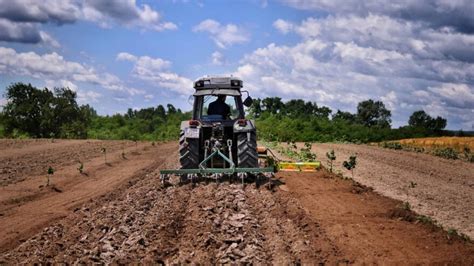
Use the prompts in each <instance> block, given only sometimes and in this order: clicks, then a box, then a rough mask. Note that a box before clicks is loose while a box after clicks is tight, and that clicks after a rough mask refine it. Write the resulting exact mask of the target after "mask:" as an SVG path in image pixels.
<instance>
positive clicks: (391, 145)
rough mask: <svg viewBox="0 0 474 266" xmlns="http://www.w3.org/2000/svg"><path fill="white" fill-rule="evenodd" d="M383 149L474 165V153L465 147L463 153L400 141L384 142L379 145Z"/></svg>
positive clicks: (447, 148)
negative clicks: (422, 154)
mask: <svg viewBox="0 0 474 266" xmlns="http://www.w3.org/2000/svg"><path fill="white" fill-rule="evenodd" d="M378 145H379V146H380V147H382V148H386V149H393V150H404V151H412V152H418V153H427V154H432V155H435V156H438V157H442V158H445V159H450V160H458V159H459V160H465V161H468V162H471V163H474V152H472V151H471V149H470V148H469V147H464V148H463V150H462V152H459V151H457V150H456V149H453V148H451V147H439V146H434V147H433V148H430V149H428V148H424V147H417V146H411V145H405V144H401V143H400V142H398V141H384V142H380V143H379V144H378Z"/></svg>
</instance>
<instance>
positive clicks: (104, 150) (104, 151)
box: [100, 147, 107, 164]
mask: <svg viewBox="0 0 474 266" xmlns="http://www.w3.org/2000/svg"><path fill="white" fill-rule="evenodd" d="M100 151H101V152H102V153H103V154H104V161H105V164H107V149H106V148H105V147H102V149H101V150H100Z"/></svg>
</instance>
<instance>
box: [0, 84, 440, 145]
mask: <svg viewBox="0 0 474 266" xmlns="http://www.w3.org/2000/svg"><path fill="white" fill-rule="evenodd" d="M5 97H6V99H7V103H6V105H5V106H4V108H3V110H2V112H1V113H0V137H32V138H95V139H131V140H169V139H177V138H178V135H179V125H180V122H181V121H182V120H187V119H190V118H191V112H182V111H181V110H180V109H177V108H175V107H174V106H173V105H171V104H168V105H166V107H165V106H163V105H158V106H157V107H149V108H143V109H140V110H132V109H130V108H129V109H128V110H127V112H126V113H125V114H115V115H111V116H109V115H107V116H100V115H98V114H97V112H96V111H95V110H94V109H93V108H92V107H91V106H89V105H79V104H78V103H77V94H76V92H74V91H72V90H70V89H68V88H55V89H54V90H48V89H46V88H44V89H38V88H36V87H34V86H32V85H31V84H24V83H15V84H12V85H10V86H8V87H7V89H6V94H5ZM248 113H249V117H251V118H253V119H255V120H256V123H257V128H258V135H259V137H260V138H264V139H267V140H275V141H351V142H372V141H382V140H390V139H401V138H411V137H424V136H437V135H446V134H449V132H447V131H444V130H443V129H444V128H445V127H446V122H447V121H446V119H444V118H442V117H439V116H438V117H436V118H433V117H431V116H430V115H428V114H427V113H425V112H424V111H422V110H420V111H416V112H414V113H413V114H412V115H411V116H410V117H409V119H408V125H407V126H404V127H400V128H398V129H392V128H391V122H392V121H391V111H390V110H388V109H387V108H386V106H385V105H384V103H383V102H382V101H374V100H371V99H369V100H366V101H362V102H360V103H359V104H358V105H357V110H356V113H350V112H346V111H341V110H337V111H336V112H333V110H331V109H330V108H329V107H326V106H318V105H317V103H315V102H311V101H304V100H301V99H295V100H290V101H287V102H283V101H282V99H281V98H279V97H267V98H264V99H255V100H254V101H253V103H252V105H251V106H250V108H249V109H248Z"/></svg>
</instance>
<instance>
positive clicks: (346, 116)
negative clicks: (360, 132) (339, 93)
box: [332, 110, 357, 124]
mask: <svg viewBox="0 0 474 266" xmlns="http://www.w3.org/2000/svg"><path fill="white" fill-rule="evenodd" d="M332 119H333V120H344V121H347V122H349V123H351V124H352V123H355V122H357V115H355V114H351V113H349V112H344V111H341V110H337V112H336V113H335V114H334V115H333V116H332Z"/></svg>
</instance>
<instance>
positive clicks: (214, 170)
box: [160, 167, 275, 175]
mask: <svg viewBox="0 0 474 266" xmlns="http://www.w3.org/2000/svg"><path fill="white" fill-rule="evenodd" d="M274 172H275V168H274V167H265V168H238V167H234V168H206V169H171V170H160V174H162V175H182V174H236V173H252V174H258V173H274Z"/></svg>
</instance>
